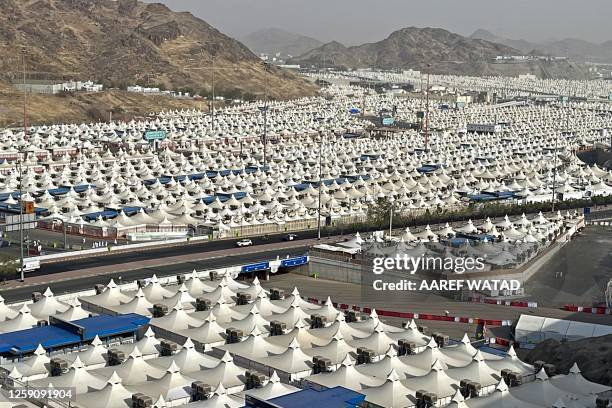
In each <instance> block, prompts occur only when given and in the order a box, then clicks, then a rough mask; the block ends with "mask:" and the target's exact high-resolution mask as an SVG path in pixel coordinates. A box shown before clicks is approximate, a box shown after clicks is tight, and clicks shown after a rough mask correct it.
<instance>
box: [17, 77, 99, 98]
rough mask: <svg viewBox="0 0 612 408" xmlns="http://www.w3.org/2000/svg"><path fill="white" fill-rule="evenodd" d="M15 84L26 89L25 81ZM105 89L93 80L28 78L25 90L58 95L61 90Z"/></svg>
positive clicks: (92, 90) (86, 90) (96, 90)
mask: <svg viewBox="0 0 612 408" xmlns="http://www.w3.org/2000/svg"><path fill="white" fill-rule="evenodd" d="M13 86H14V87H15V88H17V89H18V90H20V91H23V90H24V84H23V82H19V81H15V82H13ZM103 89H104V86H103V85H102V84H96V83H94V82H93V81H85V82H81V81H58V80H41V79H28V80H26V83H25V90H26V91H27V92H29V93H37V94H47V95H56V94H58V93H61V92H78V91H85V92H100V91H102V90H103Z"/></svg>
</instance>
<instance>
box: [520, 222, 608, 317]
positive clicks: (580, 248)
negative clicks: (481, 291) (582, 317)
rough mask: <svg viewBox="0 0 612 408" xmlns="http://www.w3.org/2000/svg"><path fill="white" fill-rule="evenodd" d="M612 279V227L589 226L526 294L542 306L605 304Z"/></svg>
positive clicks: (528, 285) (535, 278)
mask: <svg viewBox="0 0 612 408" xmlns="http://www.w3.org/2000/svg"><path fill="white" fill-rule="evenodd" d="M610 279H612V228H610V227H599V226H589V227H587V228H585V230H584V232H583V233H582V234H580V235H578V236H577V237H575V238H574V239H572V241H571V242H569V243H568V244H566V245H565V246H564V247H563V248H562V249H561V250H560V252H559V254H557V255H556V256H555V257H554V258H553V259H551V260H550V261H549V262H547V263H546V264H544V265H543V266H542V268H540V270H539V271H538V272H536V274H535V275H534V276H533V277H532V278H531V279H530V280H529V281H528V282H527V283H526V285H525V291H526V292H527V295H528V297H529V298H530V299H532V300H535V301H537V302H538V303H539V304H540V305H542V306H547V307H561V306H563V305H566V304H576V305H579V306H591V305H592V304H593V303H601V302H604V301H605V294H604V293H605V290H606V285H607V284H608V281H609V280H610Z"/></svg>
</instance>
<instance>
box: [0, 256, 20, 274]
mask: <svg viewBox="0 0 612 408" xmlns="http://www.w3.org/2000/svg"><path fill="white" fill-rule="evenodd" d="M18 266H19V261H18V260H17V259H16V258H14V257H12V256H10V255H7V254H0V279H2V281H5V280H7V279H12V278H14V277H15V276H16V275H17V269H18Z"/></svg>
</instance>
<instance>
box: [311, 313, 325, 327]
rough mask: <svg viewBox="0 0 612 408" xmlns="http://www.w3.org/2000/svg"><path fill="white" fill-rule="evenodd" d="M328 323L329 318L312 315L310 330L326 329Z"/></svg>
mask: <svg viewBox="0 0 612 408" xmlns="http://www.w3.org/2000/svg"><path fill="white" fill-rule="evenodd" d="M326 323H327V318H326V317H325V316H322V315H320V314H313V315H310V328H311V329H319V328H321V327H325V324H326Z"/></svg>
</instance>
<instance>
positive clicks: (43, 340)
mask: <svg viewBox="0 0 612 408" xmlns="http://www.w3.org/2000/svg"><path fill="white" fill-rule="evenodd" d="M148 323H149V318H147V317H144V316H141V315H138V314H135V313H130V314H125V315H118V316H110V315H100V316H94V317H88V318H85V319H79V320H75V321H72V322H68V321H64V320H60V319H57V318H53V317H51V318H50V324H49V325H48V326H42V327H34V328H32V329H26V330H19V331H15V332H10V333H2V334H0V353H12V354H16V355H18V354H25V353H30V352H32V351H34V350H36V347H38V345H39V344H41V345H42V346H43V347H44V348H45V349H52V348H57V347H62V346H66V345H71V344H79V343H80V342H82V341H90V340H93V339H94V337H96V336H99V337H101V338H105V337H112V336H118V335H121V334H126V333H133V332H135V331H137V330H138V329H139V328H140V327H142V326H144V325H146V324H148Z"/></svg>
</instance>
